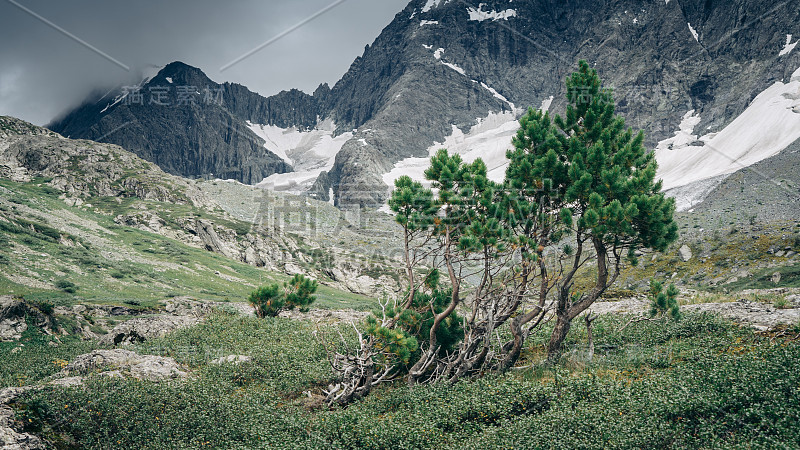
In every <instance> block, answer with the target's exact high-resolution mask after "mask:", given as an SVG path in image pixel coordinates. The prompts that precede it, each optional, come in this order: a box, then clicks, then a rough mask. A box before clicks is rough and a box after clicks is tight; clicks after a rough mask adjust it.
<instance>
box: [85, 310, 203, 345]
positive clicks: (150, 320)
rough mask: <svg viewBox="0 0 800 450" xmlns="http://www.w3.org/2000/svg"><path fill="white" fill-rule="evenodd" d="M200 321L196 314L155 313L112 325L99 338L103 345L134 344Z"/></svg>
mask: <svg viewBox="0 0 800 450" xmlns="http://www.w3.org/2000/svg"><path fill="white" fill-rule="evenodd" d="M198 323H200V319H199V318H198V317H196V316H172V315H156V316H147V317H137V318H135V319H131V320H128V321H126V322H123V323H121V324H119V325H117V326H116V327H114V328H113V329H112V330H111V331H110V332H109V333H108V334H107V335H105V336H103V337H101V338H100V343H101V344H103V345H110V346H111V345H120V344H135V343H140V342H145V341H147V340H150V339H154V338H160V337H163V336H164V335H166V334H167V333H169V332H171V331H174V330H178V329H181V328H186V327H190V326H192V325H197V324H198Z"/></svg>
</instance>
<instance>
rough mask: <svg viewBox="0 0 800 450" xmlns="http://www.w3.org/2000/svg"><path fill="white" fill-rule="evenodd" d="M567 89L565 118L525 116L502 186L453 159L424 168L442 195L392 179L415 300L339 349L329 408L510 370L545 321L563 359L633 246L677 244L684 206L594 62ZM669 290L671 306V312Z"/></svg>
mask: <svg viewBox="0 0 800 450" xmlns="http://www.w3.org/2000/svg"><path fill="white" fill-rule="evenodd" d="M566 86H567V100H568V101H569V105H568V106H567V110H566V113H565V116H564V117H561V116H558V115H556V116H555V117H554V118H553V119H551V118H550V115H549V113H543V112H541V111H538V110H533V109H530V110H529V111H528V112H527V114H525V115H524V116H523V117H522V118H521V119H520V129H519V131H518V132H517V134H516V136H515V137H514V139H513V140H512V145H513V149H512V150H509V151H508V152H507V155H506V156H507V158H508V160H509V167H508V169H507V171H506V177H505V180H504V181H503V183H495V182H492V181H491V180H489V179H488V177H487V168H486V165H485V164H484V162H483V161H482V160H480V159H477V160H475V161H474V162H472V163H465V162H464V161H463V160H462V159H461V157H460V156H459V155H451V154H449V153H448V152H447V150H446V149H441V150H439V151H438V152H437V153H436V154H435V155H434V156H433V157H432V158H431V165H430V167H429V168H428V169H427V170H426V171H425V178H426V179H427V180H429V181H430V182H431V185H432V187H433V188H434V189H435V193H434V191H433V190H431V189H426V188H424V187H423V186H422V184H421V183H418V182H415V181H412V180H411V179H410V178H409V177H401V178H399V179H398V180H396V182H395V187H396V189H395V191H394V192H393V194H392V197H391V200H390V202H389V205H390V207H391V209H392V210H393V211H394V212H395V213H396V220H397V222H398V223H399V224H400V225H401V226H402V227H403V230H404V256H405V261H406V275H407V283H408V290H407V295H406V296H405V298H404V301H402V302H401V303H400V304H395V305H389V304H388V302H383V303H381V310H380V311H378V312H376V313H375V314H374V315H373V316H371V317H370V318H369V319H368V322H367V329H366V332H365V333H361V332H359V331H358V330H356V332H357V333H358V336H359V349H358V350H357V351H356V352H351V353H347V354H342V353H338V352H336V351H329V359H330V361H331V364H332V367H333V368H334V370H335V371H336V372H338V373H339V374H340V375H341V377H342V379H341V381H340V383H338V384H337V385H334V386H331V389H330V390H329V391H328V401H329V403H348V402H350V401H352V400H354V399H356V398H361V397H363V396H364V395H367V394H368V393H369V392H370V390H371V389H372V387H374V386H376V385H377V384H379V383H381V382H385V381H390V380H393V379H397V378H398V377H401V376H404V375H405V376H406V377H407V382H408V383H409V384H415V383H422V382H435V381H439V380H443V381H448V382H451V383H452V382H455V381H457V380H459V379H461V378H464V377H470V376H478V375H480V374H483V373H486V372H489V371H498V372H502V371H505V370H508V369H509V368H511V367H512V366H513V365H514V364H515V363H516V361H517V360H518V358H519V357H520V354H521V351H522V349H523V346H524V343H525V341H526V339H527V337H528V336H529V335H530V333H531V331H532V330H533V329H535V328H536V327H538V326H539V325H541V323H543V321H544V319H545V317H546V316H547V313H548V312H549V311H552V312H553V313H554V314H555V317H556V323H555V327H554V330H553V332H552V335H551V338H550V342H549V344H548V358H549V359H551V360H553V359H555V358H556V357H557V356H558V355H559V353H560V351H561V346H562V344H563V342H564V339H565V338H566V336H567V333H568V332H569V329H570V326H571V324H572V321H573V320H574V319H575V318H576V317H577V316H578V315H579V314H581V313H582V312H584V311H586V310H587V309H588V308H589V306H591V305H592V303H594V302H595V301H596V300H597V299H598V298H599V297H600V296H601V295H602V294H603V293H604V292H605V291H606V290H607V289H608V288H609V287H610V286H611V285H612V284H613V283H614V282H615V281H616V280H617V278H618V276H619V274H620V271H621V269H622V267H623V265H624V264H626V263H630V264H636V262H637V261H636V251H637V250H639V249H653V250H656V251H663V250H665V249H666V248H667V246H669V245H670V244H671V243H672V242H674V241H675V240H676V239H677V225H676V224H675V222H674V220H673V214H674V211H675V203H674V200H672V199H668V198H666V197H665V196H664V194H663V193H661V182H660V181H656V179H655V176H656V161H655V159H654V156H653V154H652V153H649V152H647V151H646V149H645V148H644V145H643V142H644V136H643V134H642V133H636V134H634V133H633V131H632V130H631V129H630V128H627V127H626V126H625V121H624V120H623V119H622V118H621V117H619V116H617V115H616V114H615V107H614V99H613V93H612V92H611V90H609V89H605V88H603V86H602V82H601V80H600V78H599V77H598V75H597V72H596V71H595V70H594V69H591V68H590V67H589V65H588V64H587V63H586V62H585V61H580V63H579V68H578V71H577V72H575V73H574V74H573V75H572V76H571V77H569V78H568V79H567V82H566ZM422 270H429V275H428V276H426V277H424V278H423V279H422V280H419V279H418V278H419V277H418V276H417V275H416V273H418V272H420V271H422ZM440 273H441V278H442V280H441V282H440V281H439V275H440ZM587 278H591V279H592V283H591V285H589V286H582V285H578V284H577V280H579V279H582V280H585V279H587ZM434 280H435V282H434ZM673 293H674V292H673V291H671V290H668V291H667V292H666V293H664V294H663V298H662V300H663V302H662V303H664V305H665V307H667V308H670V309H671V308H672V304H671V303H670V301H671V300H670V299H671V298H672V297H671V295H672V294H673ZM657 297H658V296H657ZM658 298H660V297H658ZM659 305H660V303H659ZM456 311H459V312H461V311H463V313H461V314H460V315H457V314H456ZM501 329H507V331H508V333H506V332H505V330H504V332H503V333H501V332H500V330H501ZM501 335H506V336H508V335H510V339H509V340H507V341H506V342H501V341H500V340H499V339H500V336H501Z"/></svg>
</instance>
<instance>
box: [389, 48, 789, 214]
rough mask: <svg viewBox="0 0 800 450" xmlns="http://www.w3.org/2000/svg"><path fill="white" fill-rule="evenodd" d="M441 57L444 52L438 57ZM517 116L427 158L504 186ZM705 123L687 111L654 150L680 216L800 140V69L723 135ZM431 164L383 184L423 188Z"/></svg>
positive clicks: (458, 138) (406, 168) (487, 122)
mask: <svg viewBox="0 0 800 450" xmlns="http://www.w3.org/2000/svg"><path fill="white" fill-rule="evenodd" d="M441 53H443V50H441V51H439V52H437V55H435V56H441ZM552 101H553V98H552V97H550V98H546V99H544V100H543V101H542V105H541V109H542V110H547V109H549V107H550V104H551V103H552ZM515 112H516V111H515ZM515 112H505V113H501V114H496V113H490V114H489V115H488V116H487V117H486V118H484V119H481V120H480V121H479V123H478V124H477V125H475V126H474V127H472V129H470V130H469V132H467V133H464V132H462V131H461V130H460V129H458V128H457V127H455V126H453V132H452V134H451V135H450V136H448V137H447V138H446V139H445V141H444V142H442V143H434V145H432V146H431V147H430V148H429V149H428V153H429V155H430V156H433V155H434V154H435V153H436V151H437V150H438V149H440V148H447V149H448V150H449V151H450V153H457V154H459V155H461V156H462V157H463V158H464V160H465V161H467V162H471V161H474V160H475V159H476V158H478V157H480V158H483V160H484V162H486V165H487V166H488V168H489V177H490V178H491V179H493V180H495V181H500V180H502V178H503V176H504V174H505V167H506V158H505V154H506V150H508V149H510V148H511V138H512V137H513V136H514V134H516V131H517V129H518V128H519V123H518V122H517V118H516V114H515ZM700 121H701V117H700V115H699V114H696V112H695V111H694V110H692V111H688V112H687V113H686V114H685V115H684V116H683V120H682V121H681V124H680V127H679V130H678V131H677V132H676V133H675V136H673V137H671V138H669V139H665V140H663V141H661V142H659V144H658V147H657V149H656V150H655V153H656V160H657V161H658V165H659V172H658V177H659V178H660V179H662V180H663V184H664V190H665V191H668V192H667V194H668V195H669V196H671V197H674V198H675V199H676V203H677V206H678V209H679V210H681V211H683V210H688V209H690V208H692V207H693V206H694V205H697V204H699V203H701V202H702V201H703V199H704V198H705V197H706V196H707V195H708V194H709V193H710V192H711V191H712V190H713V189H714V188H716V187H717V186H718V185H719V184H720V183H721V182H722V181H724V180H725V178H727V177H728V176H729V175H730V174H732V173H733V172H736V171H738V170H740V169H743V168H745V167H748V166H750V165H752V164H755V163H757V162H759V161H762V160H764V159H767V158H769V157H771V156H774V155H776V154H777V153H779V152H780V151H781V150H783V149H785V148H786V147H788V146H789V145H790V144H792V143H793V142H795V141H797V140H798V139H800V69H798V70H797V71H795V72H794V73H793V74H792V76H791V79H790V80H789V82H788V83H783V82H777V83H775V84H773V85H772V86H770V87H769V88H768V89H766V90H765V91H764V92H762V93H761V94H759V95H758V96H757V97H756V98H755V99H754V100H753V102H752V103H751V104H750V106H749V107H748V108H747V109H746V110H745V111H744V112H743V113H742V114H741V115H740V116H739V117H737V118H736V119H735V120H734V121H733V122H731V123H730V124H729V125H728V126H727V127H725V128H724V129H723V130H722V131H720V132H718V133H710V134H707V135H704V136H702V137H698V135H697V134H695V132H694V129H695V127H696V126H697V125H698V124H699V123H700ZM429 163H430V158H406V159H404V160H402V161H400V162H398V163H397V164H395V166H394V168H393V169H392V170H391V171H390V172H389V173H386V174H384V175H383V180H384V182H385V183H386V184H387V185H389V186H394V180H395V179H397V178H398V177H400V176H402V175H408V176H410V177H411V178H413V179H415V180H417V181H421V182H423V183H424V178H425V177H424V172H425V169H427V167H428V165H429ZM384 209H385V208H384Z"/></svg>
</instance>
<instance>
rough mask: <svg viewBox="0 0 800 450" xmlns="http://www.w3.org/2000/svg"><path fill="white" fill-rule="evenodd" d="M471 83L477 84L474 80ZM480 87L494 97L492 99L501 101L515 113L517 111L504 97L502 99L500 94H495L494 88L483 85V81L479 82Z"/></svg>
mask: <svg viewBox="0 0 800 450" xmlns="http://www.w3.org/2000/svg"><path fill="white" fill-rule="evenodd" d="M472 81H474V82H475V83H477V81H476V80H472ZM481 86H483V88H484V89H486V90H487V91H489V92H490V93H491V94H492V96H494V98H496V99H498V100H501V101H503V102H505V103H506V104H507V105H508V106H510V107H511V111H516V110H517V107H516V106H515V105H514V104H513V103H511V102H510V101H509V100H508V99H507V98H505V97H504V96H503V95H502V94H500V93H499V92H497V91H496V90H495V89H494V88H492V87H491V86H489V85H488V84H486V83H484V82H483V81H481Z"/></svg>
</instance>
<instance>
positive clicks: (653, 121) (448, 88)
mask: <svg viewBox="0 0 800 450" xmlns="http://www.w3.org/2000/svg"><path fill="white" fill-rule="evenodd" d="M798 23H800V0H790V1H788V2H785V3H780V4H769V3H764V2H760V1H757V0H728V1H716V0H667V1H660V0H659V1H644V0H606V1H603V2H599V3H598V2H597V1H590V0H575V1H570V2H564V1H561V0H531V1H526V2H519V1H517V2H514V1H508V0H481V1H480V2H479V1H477V0H474V1H472V0H470V1H452V0H413V1H411V2H410V3H409V4H408V6H407V7H406V8H405V9H404V10H403V11H401V12H400V13H398V14H397V16H396V17H395V19H394V20H393V21H392V23H391V24H389V25H388V26H387V27H386V28H385V29H384V31H383V32H382V33H381V35H380V36H379V37H378V38H377V39H376V40H375V41H374V43H373V44H372V45H370V46H368V47H367V48H366V50H365V51H364V54H363V55H362V56H361V57H359V58H357V59H356V60H355V61H354V62H353V64H352V66H351V67H350V70H349V71H348V72H347V73H346V74H345V75H344V76H343V78H342V79H341V80H340V81H339V82H338V83H336V84H335V85H334V86H333V87H332V88H328V87H327V86H321V87H320V88H319V89H317V91H316V92H315V93H314V94H313V95H307V94H304V93H302V92H299V91H291V92H284V93H281V94H279V95H277V96H273V97H270V98H263V97H260V96H257V95H255V94H252V93H250V92H249V91H247V90H246V89H245V88H243V87H241V86H236V85H227V84H226V85H222V87H223V89H224V107H220V108H207V107H204V108H197V109H192V108H184V109H183V110H181V111H174V110H173V109H154V108H139V107H136V106H114V107H110V109H109V110H108V111H106V112H105V113H101V112H100V110H101V109H104V108H105V107H106V106H107V105H108V103H109V102H108V101H106V102H105V103H103V102H100V103H96V104H93V105H89V106H85V107H83V108H82V109H79V110H77V111H75V112H73V113H72V114H70V115H68V116H67V117H66V118H65V119H63V120H62V121H59V122H58V123H55V124H54V125H53V129H55V130H57V131H60V132H63V133H65V134H67V135H73V136H80V137H89V138H95V139H101V138H102V139H101V140H105V141H110V142H116V143H119V144H122V145H125V146H126V147H127V148H130V149H132V150H134V151H135V152H136V153H137V154H139V155H141V156H143V157H145V158H146V159H148V160H151V161H154V162H156V163H158V164H159V165H161V166H162V167H164V168H165V170H168V171H170V172H173V173H181V174H184V175H193V176H197V175H205V174H208V173H209V172H212V171H213V172H214V173H215V174H219V175H225V174H227V175H229V176H233V177H234V178H237V179H239V180H241V181H244V182H248V183H254V182H257V181H260V179H259V177H261V176H262V175H265V174H269V173H270V172H280V171H281V170H288V167H285V166H283V165H281V164H280V163H279V161H277V160H275V159H274V158H270V156H269V154H268V153H269V152H266V153H265V152H264V147H263V146H262V145H261V144H262V143H263V142H262V141H260V140H259V139H253V136H252V135H251V133H249V130H247V129H244V128H243V122H246V121H249V122H251V123H258V124H265V125H274V126H278V127H281V128H290V127H296V128H299V129H308V128H312V127H314V126H315V125H316V124H317V123H318V119H320V118H321V119H325V118H328V119H332V120H333V121H334V122H335V123H336V124H337V131H336V133H337V134H338V135H342V134H343V133H345V132H350V131H352V130H353V129H356V130H357V131H356V132H354V133H353V136H352V138H351V139H349V140H348V141H347V142H346V143H345V144H344V145H343V146H342V147H341V148H340V149H337V154H336V159H335V163H334V164H333V165H332V167H330V168H326V170H325V171H324V172H322V174H321V175H319V177H318V178H316V184H315V185H314V186H313V187H312V188H311V189H310V191H309V193H310V194H312V195H313V196H315V197H317V198H319V199H322V200H329V199H330V195H331V193H332V194H333V197H334V200H335V202H336V204H338V205H350V204H360V205H365V204H366V205H377V204H381V203H382V202H383V201H384V200H385V198H386V196H387V193H388V185H387V182H386V178H388V177H384V175H385V174H387V172H390V171H391V170H392V169H393V168H394V167H395V165H396V164H397V163H398V162H399V161H403V160H404V159H406V158H409V157H426V156H428V153H429V150H430V148H431V147H432V146H433V145H435V143H443V142H445V141H446V138H448V137H452V136H456V135H458V133H461V132H463V133H468V132H469V131H470V129H471V128H472V127H473V126H475V125H476V124H478V123H479V122H480V121H482V120H483V121H484V123H485V119H486V118H487V116H489V114H490V113H492V114H500V115H502V114H505V115H506V116H507V117H509V118H510V120H512V121H513V119H514V117H516V116H519V115H520V114H521V113H522V112H523V111H524V110H525V109H527V108H528V107H534V108H540V107H546V109H547V108H549V109H550V110H551V111H554V112H561V111H563V108H564V104H565V100H564V86H563V80H564V78H565V77H566V76H567V75H568V74H569V73H571V72H572V71H574V70H575V68H576V63H577V61H578V59H586V60H588V61H589V62H590V63H591V64H592V65H595V66H596V67H597V68H598V70H599V72H600V74H601V76H602V77H603V78H604V80H605V81H606V83H607V85H609V86H613V87H614V88H615V90H616V97H617V101H618V104H619V108H618V109H619V111H620V112H621V113H622V114H624V115H625V116H626V117H627V119H628V124H629V125H631V126H633V127H635V128H639V129H643V130H644V131H645V132H646V134H647V144H648V145H649V146H651V147H652V148H655V147H656V144H657V143H658V142H659V141H662V140H665V139H667V138H669V137H671V136H673V135H674V134H675V132H676V131H677V130H678V129H679V127H680V125H681V122H682V120H683V118H684V116H685V115H686V114H687V112H689V111H692V117H696V118H697V119H696V121H697V123H696V124H695V125H694V126H695V128H696V129H697V130H702V132H700V133H697V134H699V135H703V134H706V133H713V132H718V131H720V130H722V129H723V128H724V127H725V126H727V125H729V124H730V123H731V122H732V121H733V120H734V119H735V118H736V117H737V116H738V115H739V114H741V113H742V112H743V111H744V110H745V109H746V108H747V107H748V105H749V104H750V102H751V101H752V100H753V99H754V98H755V97H756V96H757V95H758V94H759V93H760V92H762V91H763V90H764V89H765V88H767V87H768V86H770V85H771V84H772V83H775V82H778V81H781V80H786V79H788V78H789V77H790V76H791V74H792V73H793V72H794V71H795V70H796V69H797V68H798V67H799V66H800V49H797V50H795V49H794V48H793V47H792V43H793V42H795V41H796V40H797V38H796V37H795V38H791V37H788V41H789V42H788V43H787V35H790V34H792V35H794V36H800V29H799V28H798V25H797V24H798ZM173 72H175V73H176V74H179V73H186V74H189V73H191V74H193V75H192V76H194V77H196V78H197V79H194V78H191V79H184V78H180V75H176V76H175V77H171V75H170V74H172V73H173ZM196 72H197V71H195V70H189V69H186V68H185V67H184V66H183V65H180V64H171V65H170V66H167V68H166V69H165V70H164V71H162V73H161V74H159V76H157V77H156V78H154V79H153V80H150V81H149V82H148V83H147V84H146V85H145V87H147V88H148V89H149V88H150V87H151V86H154V85H159V84H161V85H163V84H165V81H164V80H165V77H168V76H169V77H170V78H172V79H173V81H175V83H176V84H180V83H183V84H186V83H187V82H191V83H193V84H197V85H202V84H203V83H207V81H206V80H207V79H204V76H201V74H198V73H196ZM186 76H188V75H186ZM165 111H166V112H165ZM200 111H203V115H201V114H200ZM167 112H168V113H167ZM128 120H134V122H133V124H131V125H126V126H124V127H123V128H121V129H119V130H117V128H118V127H120V126H123V125H125V124H127V123H128ZM139 124H144V125H143V126H140V125H139ZM201 130H202V131H201ZM456 130H458V131H456ZM109 133H110V134H109ZM105 135H107V136H105ZM501 144H502V143H501ZM690 144H691V142H690ZM272 145H273V144H270V143H267V144H266V148H267V149H269V148H271V146H272ZM498 145H500V144H498ZM502 145H507V143H506V144H502ZM273 150H274V148H273ZM502 150H503V149H499V150H497V151H498V152H500V153H502ZM259 152H260V153H259ZM253 155H257V156H253ZM284 162H285V161H284ZM215 176H216V175H215Z"/></svg>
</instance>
